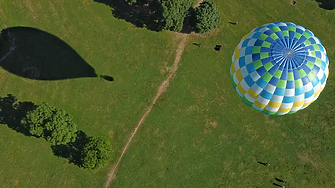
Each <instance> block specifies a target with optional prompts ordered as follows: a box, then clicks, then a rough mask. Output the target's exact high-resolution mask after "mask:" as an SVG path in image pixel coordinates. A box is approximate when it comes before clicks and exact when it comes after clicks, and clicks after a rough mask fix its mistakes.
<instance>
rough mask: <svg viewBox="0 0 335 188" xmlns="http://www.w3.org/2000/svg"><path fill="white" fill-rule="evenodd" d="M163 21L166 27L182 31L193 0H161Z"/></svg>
mask: <svg viewBox="0 0 335 188" xmlns="http://www.w3.org/2000/svg"><path fill="white" fill-rule="evenodd" d="M160 2H161V5H162V23H163V27H164V29H167V30H171V31H177V32H179V31H181V30H182V29H183V23H184V19H185V17H186V16H187V14H188V10H189V9H190V8H191V6H192V3H193V0H161V1H160Z"/></svg>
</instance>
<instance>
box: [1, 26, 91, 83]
mask: <svg viewBox="0 0 335 188" xmlns="http://www.w3.org/2000/svg"><path fill="white" fill-rule="evenodd" d="M0 40H1V41H2V43H3V44H2V47H1V48H0V49H1V51H0V66H1V67H3V68H4V69H5V70H7V71H8V72H10V73H12V74H15V75H17V76H21V77H24V78H28V79H34V80H63V79H71V78H81V77H97V74H96V73H95V70H94V68H92V67H91V66H90V65H89V64H88V63H87V62H86V61H85V60H84V59H83V58H82V57H81V56H80V55H79V54H78V53H77V52H76V51H75V50H74V49H73V48H71V47H70V46H69V45H68V44H66V43H65V42H64V41H62V40H61V39H59V38H58V37H56V36H54V35H52V34H50V33H47V32H45V31H42V30H39V29H35V28H30V27H11V28H6V29H4V30H3V31H2V34H1V39H0Z"/></svg>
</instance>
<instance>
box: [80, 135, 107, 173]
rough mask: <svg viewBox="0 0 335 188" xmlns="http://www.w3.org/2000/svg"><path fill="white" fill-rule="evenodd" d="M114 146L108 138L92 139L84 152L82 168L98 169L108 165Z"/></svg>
mask: <svg viewBox="0 0 335 188" xmlns="http://www.w3.org/2000/svg"><path fill="white" fill-rule="evenodd" d="M111 155H112V146H111V144H110V142H109V140H108V139H107V138H104V137H94V136H93V137H90V138H89V139H88V142H87V143H86V144H85V146H84V149H83V151H82V157H83V158H82V166H83V167H84V168H88V169H96V168H99V167H101V166H104V165H106V164H107V163H108V162H109V161H110V160H111Z"/></svg>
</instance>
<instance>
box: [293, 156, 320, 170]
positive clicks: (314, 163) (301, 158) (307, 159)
mask: <svg viewBox="0 0 335 188" xmlns="http://www.w3.org/2000/svg"><path fill="white" fill-rule="evenodd" d="M297 157H298V158H299V159H300V160H301V161H302V162H305V163H311V164H312V165H313V166H314V167H318V163H316V162H315V161H313V160H312V159H311V158H310V157H309V155H308V154H307V153H298V154H297Z"/></svg>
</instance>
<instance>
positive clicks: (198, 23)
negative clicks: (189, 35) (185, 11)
mask: <svg viewBox="0 0 335 188" xmlns="http://www.w3.org/2000/svg"><path fill="white" fill-rule="evenodd" d="M220 21H221V19H220V12H219V9H218V8H217V7H216V5H215V4H214V3H213V2H212V1H209V0H205V1H203V2H202V3H201V4H200V6H199V7H196V8H195V9H194V15H193V28H194V30H195V31H196V32H199V33H206V32H209V31H210V30H213V29H215V28H217V27H218V26H219V24H220Z"/></svg>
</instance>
